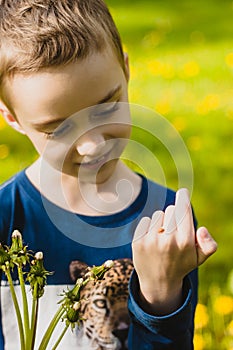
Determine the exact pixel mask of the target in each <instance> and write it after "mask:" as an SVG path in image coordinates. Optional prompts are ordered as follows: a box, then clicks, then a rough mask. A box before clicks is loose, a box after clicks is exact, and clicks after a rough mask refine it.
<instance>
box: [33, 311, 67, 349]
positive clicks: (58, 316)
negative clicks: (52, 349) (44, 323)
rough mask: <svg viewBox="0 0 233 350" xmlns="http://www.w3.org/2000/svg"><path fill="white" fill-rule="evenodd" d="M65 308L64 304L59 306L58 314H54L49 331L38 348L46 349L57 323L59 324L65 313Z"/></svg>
mask: <svg viewBox="0 0 233 350" xmlns="http://www.w3.org/2000/svg"><path fill="white" fill-rule="evenodd" d="M64 312H65V310H64V308H63V305H61V306H60V307H59V309H58V310H57V312H56V314H55V315H54V317H53V319H52V321H51V322H50V324H49V326H48V328H47V331H46V332H45V334H44V336H43V339H42V341H41V343H40V346H39V348H38V350H46V347H47V345H48V342H49V340H50V338H51V336H52V333H53V331H54V329H55V327H56V325H57V324H58V322H59V321H60V319H61V317H62V315H63V314H64Z"/></svg>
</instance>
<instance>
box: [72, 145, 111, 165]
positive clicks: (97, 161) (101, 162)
mask: <svg viewBox="0 0 233 350" xmlns="http://www.w3.org/2000/svg"><path fill="white" fill-rule="evenodd" d="M111 152H112V149H110V151H108V152H107V153H105V154H104V155H102V156H101V157H98V158H96V159H93V160H91V161H90V162H82V163H78V165H79V166H81V167H85V168H95V167H99V166H101V165H104V164H105V163H106V162H107V161H108V158H109V155H110V153H111Z"/></svg>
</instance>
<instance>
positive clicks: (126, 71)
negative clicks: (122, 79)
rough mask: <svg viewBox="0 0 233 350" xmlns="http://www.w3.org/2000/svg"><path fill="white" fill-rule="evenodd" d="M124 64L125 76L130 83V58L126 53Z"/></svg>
mask: <svg viewBox="0 0 233 350" xmlns="http://www.w3.org/2000/svg"><path fill="white" fill-rule="evenodd" d="M124 63H125V74H126V79H127V81H129V78H130V72H129V56H128V54H127V53H126V52H124Z"/></svg>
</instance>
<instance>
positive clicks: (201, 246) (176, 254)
mask: <svg viewBox="0 0 233 350" xmlns="http://www.w3.org/2000/svg"><path fill="white" fill-rule="evenodd" d="M161 227H163V229H164V232H162V233H159V229H160V228H161ZM132 249H133V262H134V267H135V269H136V272H137V275H138V278H139V283H140V290H141V299H142V302H143V303H144V306H146V305H147V306H148V309H149V310H150V311H151V310H152V311H154V312H155V313H162V314H165V313H169V312H172V311H174V310H175V309H177V307H179V306H180V304H181V302H182V300H181V299H182V295H181V292H182V284H183V278H184V277H185V276H186V275H187V274H188V273H189V272H190V271H192V270H193V269H195V268H196V267H197V266H199V265H200V264H202V263H203V262H204V261H205V260H206V259H207V258H208V257H209V256H210V255H212V254H213V253H214V252H215V251H216V249H217V244H216V242H215V241H214V240H213V238H212V237H211V236H210V234H209V233H208V230H207V229H206V228H205V227H201V228H199V229H198V230H197V233H196V234H195V230H194V225H193V215H192V209H191V204H190V200H189V194H188V190H186V189H180V190H179V191H177V194H176V201H175V205H170V206H168V207H167V208H166V210H165V212H163V211H156V212H155V213H154V214H153V216H152V218H151V219H150V218H148V217H144V218H143V219H142V220H141V221H140V222H139V224H138V226H137V228H136V231H135V234H134V239H133V243H132Z"/></svg>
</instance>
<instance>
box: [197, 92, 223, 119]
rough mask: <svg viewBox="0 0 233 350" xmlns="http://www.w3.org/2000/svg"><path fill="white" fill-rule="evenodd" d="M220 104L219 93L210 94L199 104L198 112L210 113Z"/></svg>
mask: <svg viewBox="0 0 233 350" xmlns="http://www.w3.org/2000/svg"><path fill="white" fill-rule="evenodd" d="M219 105H220V97H219V95H217V94H208V95H206V96H205V97H204V99H203V100H202V101H201V102H200V103H199V104H198V106H197V113H198V114H202V115H205V114H208V113H209V112H210V111H213V110H215V109H217V108H218V107H219Z"/></svg>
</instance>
